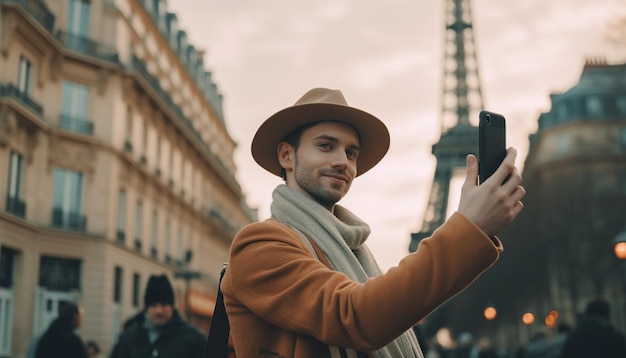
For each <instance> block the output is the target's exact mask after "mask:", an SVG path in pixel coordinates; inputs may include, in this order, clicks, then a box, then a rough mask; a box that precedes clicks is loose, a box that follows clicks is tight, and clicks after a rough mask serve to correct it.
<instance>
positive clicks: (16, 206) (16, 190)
mask: <svg viewBox="0 0 626 358" xmlns="http://www.w3.org/2000/svg"><path fill="white" fill-rule="evenodd" d="M23 186H24V159H23V157H22V156H21V155H20V154H19V153H16V152H13V151H12V152H11V157H10V159H9V190H8V193H7V208H6V210H7V211H8V212H10V213H12V214H15V215H18V216H21V217H25V216H26V204H25V203H24V200H23V197H22V195H23V193H22V190H23V189H22V187H23Z"/></svg>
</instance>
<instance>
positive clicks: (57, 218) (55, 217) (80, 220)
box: [52, 208, 87, 231]
mask: <svg viewBox="0 0 626 358" xmlns="http://www.w3.org/2000/svg"><path fill="white" fill-rule="evenodd" d="M52 226H54V227H57V228H61V229H69V230H75V231H86V230H87V218H86V217H85V216H84V215H81V214H79V213H72V212H65V211H64V210H63V209H61V208H54V209H52Z"/></svg>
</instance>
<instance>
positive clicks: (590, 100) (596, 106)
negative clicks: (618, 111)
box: [585, 96, 604, 117]
mask: <svg viewBox="0 0 626 358" xmlns="http://www.w3.org/2000/svg"><path fill="white" fill-rule="evenodd" d="M585 102H586V106H587V113H589V116H591V117H598V116H601V115H602V113H603V111H604V108H603V106H602V97H600V96H589V97H587V98H586V101H585Z"/></svg>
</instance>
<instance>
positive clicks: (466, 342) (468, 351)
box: [452, 332, 474, 358]
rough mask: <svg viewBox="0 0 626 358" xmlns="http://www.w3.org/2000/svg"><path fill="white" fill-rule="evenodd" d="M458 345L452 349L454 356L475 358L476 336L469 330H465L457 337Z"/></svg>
mask: <svg viewBox="0 0 626 358" xmlns="http://www.w3.org/2000/svg"><path fill="white" fill-rule="evenodd" d="M456 341H457V346H456V347H454V350H453V351H452V358H474V357H473V356H472V351H473V350H474V336H472V334H471V333H469V332H463V333H461V334H460V335H459V337H458V338H457V340H456Z"/></svg>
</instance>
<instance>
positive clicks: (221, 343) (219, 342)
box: [204, 263, 230, 358]
mask: <svg viewBox="0 0 626 358" xmlns="http://www.w3.org/2000/svg"><path fill="white" fill-rule="evenodd" d="M227 266H228V263H224V265H223V266H222V271H221V272H220V281H219V284H218V286H217V299H216V300H215V309H214V310H213V318H212V319H211V328H210V329H209V337H208V338H207V344H206V348H205V350H204V355H205V357H206V358H226V357H228V336H229V333H230V322H228V315H227V314H226V307H224V294H222V289H221V286H222V279H223V278H224V274H225V273H226V267H227Z"/></svg>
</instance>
